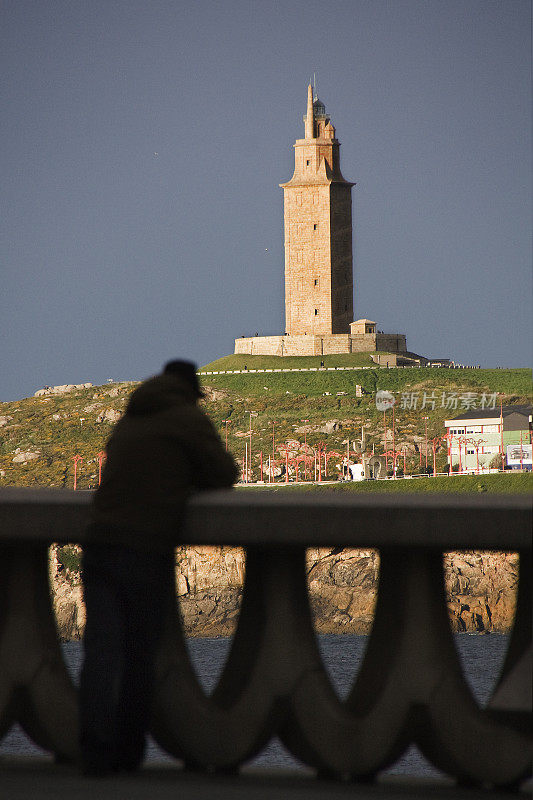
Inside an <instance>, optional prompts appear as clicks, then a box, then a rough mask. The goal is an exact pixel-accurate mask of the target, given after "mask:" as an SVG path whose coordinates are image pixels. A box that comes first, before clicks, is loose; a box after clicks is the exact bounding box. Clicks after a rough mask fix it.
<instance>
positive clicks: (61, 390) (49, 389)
mask: <svg viewBox="0 0 533 800" xmlns="http://www.w3.org/2000/svg"><path fill="white" fill-rule="evenodd" d="M91 386H92V383H64V384H62V385H61V386H45V387H44V388H43V389H37V391H36V392H35V394H34V395H33V396H34V397H44V395H47V394H67V393H68V392H74V391H76V389H90V388H91Z"/></svg>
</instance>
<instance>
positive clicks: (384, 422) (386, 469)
mask: <svg viewBox="0 0 533 800" xmlns="http://www.w3.org/2000/svg"><path fill="white" fill-rule="evenodd" d="M383 425H384V427H385V444H384V446H383V449H384V450H385V472H388V470H389V462H388V461H387V412H386V411H383Z"/></svg>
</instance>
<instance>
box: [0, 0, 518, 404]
mask: <svg viewBox="0 0 533 800" xmlns="http://www.w3.org/2000/svg"><path fill="white" fill-rule="evenodd" d="M0 13H1V18H0V36H1V39H2V42H1V51H2V95H3V97H2V106H3V112H4V113H3V119H2V156H3V157H2V161H1V163H2V166H1V170H2V171H1V176H2V189H3V200H4V202H3V214H2V221H1V226H2V229H1V235H2V239H1V242H2V243H1V263H2V285H3V289H4V291H3V293H2V300H1V307H0V320H1V335H2V370H1V376H2V377H1V383H0V400H9V399H14V398H18V397H21V396H25V395H29V394H32V393H33V392H34V391H35V390H36V389H38V388H39V387H41V386H43V385H45V384H59V383H68V382H70V383H78V382H82V381H92V382H93V383H99V382H104V381H105V380H106V379H107V378H109V377H113V378H115V379H117V380H118V379H138V378H143V377H145V376H147V375H149V374H152V373H153V372H155V371H157V370H159V368H160V366H161V364H162V363H163V362H164V361H165V360H167V359H168V358H172V357H180V356H181V357H190V358H193V359H195V360H196V361H198V362H199V363H200V364H204V363H206V362H208V361H210V360H212V359H214V358H217V357H219V356H222V355H225V354H227V353H230V352H232V351H233V339H234V337H236V336H241V335H243V334H253V333H255V331H259V333H261V334H272V333H281V332H283V329H284V319H283V314H284V306H283V204H282V190H281V189H280V188H279V187H278V183H280V182H282V181H285V180H288V179H289V178H290V177H291V175H292V170H293V149H292V145H293V143H294V140H295V139H296V138H300V137H301V136H302V135H303V122H302V116H303V114H304V112H305V107H306V87H307V82H308V79H309V76H310V75H312V73H313V72H316V74H317V82H318V90H319V95H320V97H321V99H322V100H323V101H324V102H325V105H326V109H327V110H328V113H329V114H330V115H331V118H332V122H333V124H334V125H335V126H336V129H337V135H338V138H339V139H340V141H341V143H342V148H341V159H342V161H341V164H342V170H343V173H344V176H345V177H346V178H347V179H349V180H354V181H356V182H357V186H356V187H355V188H354V190H353V218H354V271H355V276H356V292H355V307H356V317H368V318H370V319H374V320H377V322H378V326H379V328H380V329H381V330H385V331H391V332H397V331H399V332H405V333H406V334H407V340H408V346H409V348H410V349H412V350H414V351H416V352H420V353H423V354H424V355H429V356H449V357H451V358H453V359H455V360H457V361H460V362H462V363H467V364H472V363H475V364H478V363H479V364H482V365H483V366H527V365H528V364H530V363H531V335H530V334H531V324H530V322H531V317H530V306H531V288H532V287H531V216H532V207H531V3H530V2H529V0H502V1H501V2H500V0H346V2H344V0H330V2H328V3H324V2H323V0H320V2H317V0H307V1H306V2H297V1H296V0H287V2H285V3H280V2H271V1H269V0H262V2H254V0H248V1H247V2H245V1H244V0H224V2H215V1H214V0H213V1H212V0H209V1H207V0H195V2H192V0H189V2H186V3H185V2H179V1H178V0H145V2H140V0H124V1H122V0H103V1H102V0H83V1H82V0H68V2H66V1H65V2H64V1H63V0H46V2H41V0H35V1H34V2H30V1H29V0H4V2H3V3H2V7H1V12H0ZM156 153H157V155H155V154H156Z"/></svg>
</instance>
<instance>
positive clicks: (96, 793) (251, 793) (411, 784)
mask: <svg viewBox="0 0 533 800" xmlns="http://www.w3.org/2000/svg"><path fill="white" fill-rule="evenodd" d="M530 792H531V783H530V784H529V786H528V787H527V788H524V789H523V790H522V791H521V792H520V793H519V794H518V795H516V794H515V795H513V796H515V797H524V798H525V797H530V796H531V794H530ZM347 797H352V798H354V800H402V799H403V800H406V799H407V798H411V797H413V798H427V800H430V798H435V799H436V800H509V793H508V792H504V791H499V790H496V791H487V790H485V789H472V788H462V787H456V786H454V784H453V782H451V781H444V780H443V781H442V782H437V783H436V782H435V781H432V780H424V779H418V780H414V779H408V778H404V777H396V778H394V779H393V778H389V779H388V780H386V781H383V782H379V783H376V784H353V783H337V782H333V781H325V780H316V779H315V778H314V777H312V776H310V775H309V774H302V773H299V774H295V773H294V772H289V771H284V770H270V771H263V770H258V769H254V770H244V771H243V773H241V775H240V776H234V775H228V776H210V775H203V774H197V773H190V772H183V771H181V770H180V769H179V768H178V767H175V766H174V765H168V766H167V765H163V764H160V765H155V766H149V767H146V768H145V769H143V770H141V772H140V773H139V774H138V775H135V776H129V775H128V776H118V777H113V778H92V779H89V778H83V777H81V776H80V775H79V774H78V772H77V771H76V769H74V768H73V767H71V766H64V765H59V766H58V765H55V764H54V763H53V762H52V761H51V760H50V759H45V758H19V759H16V758H2V759H0V798H1V799H2V800H57V798H64V799H65V800H78V799H79V800H95V798H98V800H111V799H113V800H118V798H120V800H166V799H167V798H168V800H170V798H172V799H173V800H175V799H179V800H337V798H339V800H340V798H347Z"/></svg>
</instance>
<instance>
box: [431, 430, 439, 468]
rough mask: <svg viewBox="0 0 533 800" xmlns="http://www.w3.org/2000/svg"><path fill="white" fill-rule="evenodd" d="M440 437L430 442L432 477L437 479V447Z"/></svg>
mask: <svg viewBox="0 0 533 800" xmlns="http://www.w3.org/2000/svg"><path fill="white" fill-rule="evenodd" d="M441 438H442V437H440V436H436V437H435V438H434V439H432V440H431V443H432V445H433V477H434V478H436V477H437V445H438V444H439V443H440V440H441Z"/></svg>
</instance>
